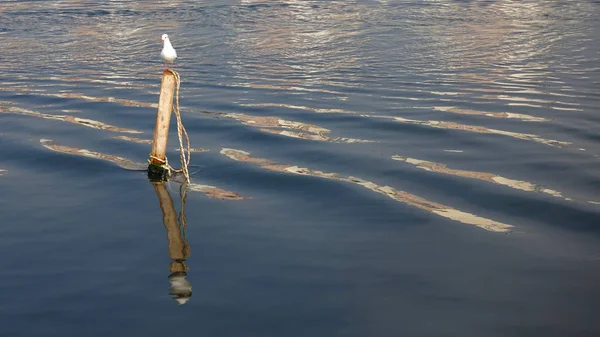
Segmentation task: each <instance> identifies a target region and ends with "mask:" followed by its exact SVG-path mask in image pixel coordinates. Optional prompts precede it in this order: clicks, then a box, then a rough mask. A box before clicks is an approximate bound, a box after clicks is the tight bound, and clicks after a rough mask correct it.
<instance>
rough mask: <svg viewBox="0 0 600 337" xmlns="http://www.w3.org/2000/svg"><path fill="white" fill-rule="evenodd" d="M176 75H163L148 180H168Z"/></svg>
mask: <svg viewBox="0 0 600 337" xmlns="http://www.w3.org/2000/svg"><path fill="white" fill-rule="evenodd" d="M175 82H176V81H175V74H173V73H172V72H171V71H169V70H167V71H165V72H164V73H163V76H162V82H161V86H160V98H159V100H158V113H157V114H156V126H155V127H154V139H153V140H152V152H151V153H150V164H149V165H148V178H150V179H151V180H166V179H167V178H168V174H169V171H168V170H167V169H166V168H165V167H164V166H163V165H164V164H166V162H167V155H166V152H167V141H168V139H169V125H170V124H171V111H172V110H173V92H174V89H175Z"/></svg>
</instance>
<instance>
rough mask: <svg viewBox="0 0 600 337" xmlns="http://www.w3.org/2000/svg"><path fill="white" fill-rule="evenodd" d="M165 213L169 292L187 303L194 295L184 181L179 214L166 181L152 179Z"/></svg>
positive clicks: (180, 192) (180, 301)
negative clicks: (186, 262)
mask: <svg viewBox="0 0 600 337" xmlns="http://www.w3.org/2000/svg"><path fill="white" fill-rule="evenodd" d="M151 183H152V186H153V187H154V191H156V196H157V197H158V201H159V203H160V210H161V211H162V214H163V224H164V225H165V228H166V229H167V239H168V241H169V257H170V258H171V263H170V265H169V273H170V274H169V282H170V283H171V287H170V288H169V294H170V295H173V299H175V300H176V301H177V302H178V303H179V304H185V303H186V302H187V301H189V299H190V298H191V297H192V284H191V283H190V282H189V281H188V280H187V278H186V277H187V270H188V266H187V265H186V264H185V261H186V259H187V258H188V257H190V246H189V245H188V243H187V241H186V228H187V219H186V217H185V202H186V198H187V184H185V183H183V184H182V185H181V187H180V189H179V196H180V197H181V212H180V213H179V215H177V212H176V211H175V206H174V205H173V199H171V194H170V193H169V191H168V190H167V187H166V186H165V182H161V181H151Z"/></svg>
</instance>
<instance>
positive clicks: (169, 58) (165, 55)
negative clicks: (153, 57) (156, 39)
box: [160, 34, 177, 71]
mask: <svg viewBox="0 0 600 337" xmlns="http://www.w3.org/2000/svg"><path fill="white" fill-rule="evenodd" d="M160 40H161V41H162V42H163V49H162V51H161V52H160V57H161V58H162V59H163V60H165V71H167V62H169V63H171V66H173V62H175V59H176V58H177V52H176V51H175V48H173V45H172V44H171V41H170V40H169V35H167V34H163V35H162V37H161V39H160Z"/></svg>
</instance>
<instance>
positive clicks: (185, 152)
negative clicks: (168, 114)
mask: <svg viewBox="0 0 600 337" xmlns="http://www.w3.org/2000/svg"><path fill="white" fill-rule="evenodd" d="M165 72H170V73H171V74H173V76H175V82H176V85H175V104H174V105H173V113H174V114H175V118H176V120H177V136H178V137H179V163H180V164H181V169H179V170H177V169H175V168H173V167H172V166H171V165H169V161H168V160H167V157H166V156H165V160H162V159H160V158H156V157H154V156H152V155H151V156H150V158H151V159H154V160H157V161H159V162H163V165H162V167H163V168H165V169H167V170H168V171H169V174H170V173H171V171H172V172H174V173H183V176H184V177H185V182H186V183H187V184H189V183H190V173H189V171H188V166H189V165H190V153H191V152H192V151H191V148H190V137H189V136H188V133H187V131H186V130H185V127H184V126H183V122H182V121H181V111H180V109H179V87H180V86H181V78H180V77H179V73H178V72H176V71H175V70H173V69H167V70H165ZM184 136H185V141H184V138H183V137H184ZM184 143H185V147H184Z"/></svg>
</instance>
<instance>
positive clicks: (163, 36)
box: [160, 34, 169, 42]
mask: <svg viewBox="0 0 600 337" xmlns="http://www.w3.org/2000/svg"><path fill="white" fill-rule="evenodd" d="M168 40H169V35H167V34H163V35H162V36H161V38H160V41H161V42H165V41H168Z"/></svg>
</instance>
